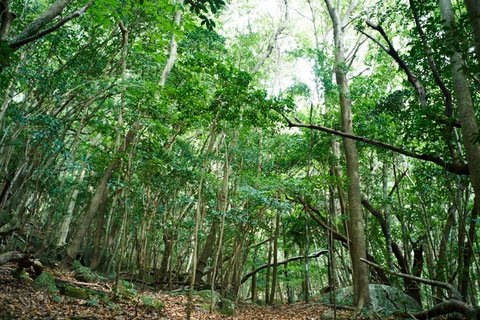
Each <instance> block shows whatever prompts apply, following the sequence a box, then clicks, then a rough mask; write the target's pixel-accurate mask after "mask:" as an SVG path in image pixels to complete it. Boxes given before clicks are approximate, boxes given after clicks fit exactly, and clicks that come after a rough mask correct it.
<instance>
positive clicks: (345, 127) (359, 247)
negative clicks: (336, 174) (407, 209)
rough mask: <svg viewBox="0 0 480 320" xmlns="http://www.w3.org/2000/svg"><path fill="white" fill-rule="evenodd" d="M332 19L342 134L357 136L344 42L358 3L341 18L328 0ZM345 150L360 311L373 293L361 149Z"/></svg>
mask: <svg viewBox="0 0 480 320" xmlns="http://www.w3.org/2000/svg"><path fill="white" fill-rule="evenodd" d="M325 3H326V4H327V8H328V12H329V15H330V18H331V19H332V22H333V30H334V42H335V77H336V80H337V84H338V86H339V87H340V110H341V116H342V131H343V132H345V133H348V134H353V126H352V108H351V100H350V91H349V87H348V80H347V76H346V74H345V71H344V66H345V64H346V60H345V52H344V51H345V48H344V39H343V28H344V27H345V24H346V23H343V22H344V21H345V22H346V21H347V20H348V19H349V18H350V17H349V15H350V13H351V12H352V11H353V9H354V8H355V7H356V1H355V0H353V1H352V2H351V3H350V6H349V8H348V9H347V14H346V15H345V16H344V17H343V19H342V18H340V13H339V12H338V10H337V9H336V8H335V7H334V5H333V1H332V0H325ZM343 145H344V148H345V157H346V160H347V176H348V178H349V184H348V205H349V211H350V221H349V224H348V227H349V236H350V239H351V240H352V243H351V248H350V256H351V259H352V267H353V291H354V305H355V307H356V308H357V309H362V308H363V306H365V305H367V304H368V303H369V302H370V292H369V287H368V283H369V282H368V266H367V265H366V264H365V263H363V262H362V261H361V259H362V258H363V259H366V249H365V235H364V227H363V212H362V203H361V201H362V199H361V194H360V178H359V169H358V155H357V147H356V144H355V141H354V140H351V139H348V138H343Z"/></svg>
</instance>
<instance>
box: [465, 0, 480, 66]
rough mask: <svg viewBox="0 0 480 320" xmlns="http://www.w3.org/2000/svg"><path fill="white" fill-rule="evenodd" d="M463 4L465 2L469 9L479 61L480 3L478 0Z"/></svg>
mask: <svg viewBox="0 0 480 320" xmlns="http://www.w3.org/2000/svg"><path fill="white" fill-rule="evenodd" d="M463 2H465V6H466V7H467V12H468V17H469V18H470V25H471V26H472V32H473V39H474V40H475V51H476V53H477V59H480V3H479V2H478V0H464V1H463Z"/></svg>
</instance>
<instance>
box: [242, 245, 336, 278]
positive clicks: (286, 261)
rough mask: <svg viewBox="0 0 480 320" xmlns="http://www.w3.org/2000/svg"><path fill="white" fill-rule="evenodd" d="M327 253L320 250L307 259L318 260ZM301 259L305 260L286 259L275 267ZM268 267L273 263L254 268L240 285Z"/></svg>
mask: <svg viewBox="0 0 480 320" xmlns="http://www.w3.org/2000/svg"><path fill="white" fill-rule="evenodd" d="M327 252H328V251H327V250H322V251H318V252H315V253H312V254H311V255H309V256H308V258H318V257H320V256H321V255H322V254H325V253H327ZM301 259H305V256H296V257H291V258H288V259H287V260H284V261H282V262H278V263H277V266H280V265H284V264H287V263H289V262H293V261H296V260H301ZM270 266H273V263H270V264H264V265H261V266H260V267H258V268H256V269H255V270H253V271H251V272H249V273H247V274H246V275H245V276H244V277H243V278H242V280H241V281H240V283H241V284H242V283H244V282H245V281H247V280H248V278H250V277H251V276H253V275H254V274H255V273H257V272H259V271H262V270H263V269H266V268H268V267H270Z"/></svg>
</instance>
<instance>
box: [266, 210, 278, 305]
mask: <svg viewBox="0 0 480 320" xmlns="http://www.w3.org/2000/svg"><path fill="white" fill-rule="evenodd" d="M279 233H280V213H279V212H277V215H276V219H275V234H274V238H273V268H272V289H271V292H270V301H268V303H269V305H273V303H274V300H275V289H276V287H277V274H278V265H277V262H278V235H279Z"/></svg>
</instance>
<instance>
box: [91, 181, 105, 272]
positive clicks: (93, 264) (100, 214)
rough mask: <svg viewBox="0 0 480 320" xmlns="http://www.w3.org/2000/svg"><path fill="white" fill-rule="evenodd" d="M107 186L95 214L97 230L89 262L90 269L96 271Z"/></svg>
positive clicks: (98, 262)
mask: <svg viewBox="0 0 480 320" xmlns="http://www.w3.org/2000/svg"><path fill="white" fill-rule="evenodd" d="M108 189H109V188H108V186H107V188H106V189H105V192H104V194H103V196H102V203H101V204H100V208H99V209H98V214H97V230H96V231H95V239H94V241H93V253H92V260H90V269H92V270H96V269H97V268H98V266H99V264H100V244H101V242H102V233H103V224H104V221H105V212H106V211H107V204H108Z"/></svg>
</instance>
